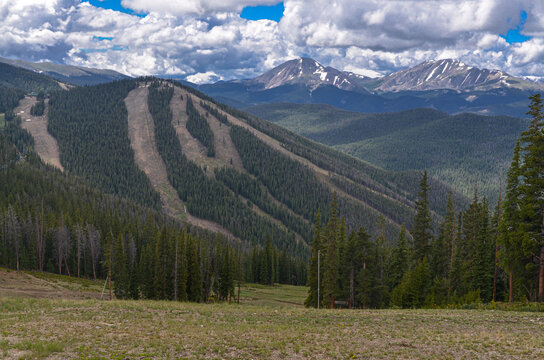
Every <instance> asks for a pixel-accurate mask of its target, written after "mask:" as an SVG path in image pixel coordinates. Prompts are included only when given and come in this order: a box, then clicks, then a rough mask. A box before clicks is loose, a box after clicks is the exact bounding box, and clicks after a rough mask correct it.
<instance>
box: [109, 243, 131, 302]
mask: <svg viewBox="0 0 544 360" xmlns="http://www.w3.org/2000/svg"><path fill="white" fill-rule="evenodd" d="M112 261H113V264H112V269H113V271H112V280H113V281H114V285H115V290H114V292H115V297H116V298H118V299H126V298H128V297H129V296H130V283H129V273H128V262H127V254H126V251H125V244H124V239H123V237H122V235H121V234H119V235H118V236H117V240H116V241H115V244H114V246H113V259H112Z"/></svg>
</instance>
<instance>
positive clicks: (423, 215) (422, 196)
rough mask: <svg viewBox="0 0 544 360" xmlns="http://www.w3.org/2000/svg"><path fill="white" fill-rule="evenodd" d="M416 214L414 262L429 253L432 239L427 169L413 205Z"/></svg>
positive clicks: (413, 233)
mask: <svg viewBox="0 0 544 360" xmlns="http://www.w3.org/2000/svg"><path fill="white" fill-rule="evenodd" d="M415 210H416V215H415V218H414V229H413V230H412V237H413V238H414V251H413V255H414V262H417V261H419V260H422V259H423V258H424V257H426V256H427V255H428V254H429V246H430V244H431V242H432V239H433V233H432V231H433V230H432V219H431V214H430V211H429V184H428V176H427V171H425V172H424V173H423V177H422V178H421V181H420V182H419V192H418V199H417V201H416V205H415Z"/></svg>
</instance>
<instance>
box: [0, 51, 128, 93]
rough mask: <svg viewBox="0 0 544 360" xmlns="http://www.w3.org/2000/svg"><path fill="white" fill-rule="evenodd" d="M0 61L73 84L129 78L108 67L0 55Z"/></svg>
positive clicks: (93, 83) (98, 82) (89, 83)
mask: <svg viewBox="0 0 544 360" xmlns="http://www.w3.org/2000/svg"><path fill="white" fill-rule="evenodd" d="M0 63H5V64H9V65H12V66H15V67H17V68H21V69H25V70H30V71H32V72H34V73H38V74H42V75H46V76H49V77H51V78H53V79H55V80H58V81H61V82H64V83H68V84H73V85H80V86H83V85H97V84H102V83H106V82H111V81H115V80H122V79H127V78H129V76H126V75H123V74H121V73H118V72H117V71H113V70H107V69H92V68H85V67H81V66H73V65H64V64H54V63H51V62H38V63H33V62H28V61H24V60H12V59H6V58H1V57H0Z"/></svg>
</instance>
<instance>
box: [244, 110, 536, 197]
mask: <svg viewBox="0 0 544 360" xmlns="http://www.w3.org/2000/svg"><path fill="white" fill-rule="evenodd" d="M248 111H249V112H251V113H253V114H255V115H257V116H260V117H262V118H265V119H267V120H270V121H272V122H274V123H276V124H278V125H281V126H283V127H285V128H287V129H289V130H292V131H295V132H297V133H299V134H301V135H303V136H305V137H308V138H310V139H312V140H315V141H318V142H321V143H323V144H326V145H330V146H334V147H336V148H337V149H339V150H341V151H343V152H345V153H347V154H350V155H353V156H356V157H359V158H361V159H364V160H365V161H369V162H370V163H372V164H375V165H377V166H380V167H383V168H385V169H389V170H395V171H406V170H424V169H427V170H428V171H430V173H431V174H432V175H433V176H435V177H436V178H438V179H440V180H442V181H444V182H446V183H448V184H450V185H452V186H453V187H454V188H456V189H458V190H459V191H461V192H462V193H463V194H464V195H466V196H469V197H470V196H471V194H472V193H473V190H474V186H475V184H476V183H478V188H479V191H480V192H481V193H483V194H485V195H486V196H488V197H489V198H490V199H491V200H492V201H494V200H496V198H497V196H498V190H499V177H500V173H501V171H502V172H503V174H504V173H505V171H506V169H507V168H508V166H509V162H510V158H511V156H512V149H513V147H514V143H515V141H516V139H517V137H518V136H519V134H520V133H521V131H523V130H524V129H525V128H526V127H527V120H523V119H518V118H512V117H505V116H482V115H476V114H468V113H465V114H459V115H453V116H452V115H448V114H446V113H443V112H440V111H437V110H432V109H414V110H407V111H402V112H397V113H384V114H362V113H355V112H349V111H343V110H340V109H337V108H334V107H331V106H328V105H297V104H268V105H261V106H257V107H253V108H249V109H248Z"/></svg>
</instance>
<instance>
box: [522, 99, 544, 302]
mask: <svg viewBox="0 0 544 360" xmlns="http://www.w3.org/2000/svg"><path fill="white" fill-rule="evenodd" d="M530 99H531V104H530V106H529V111H528V112H527V115H530V116H531V117H532V120H531V124H530V126H529V129H528V130H527V131H525V132H523V133H522V136H521V141H522V143H523V144H524V146H523V165H522V167H521V172H522V176H523V180H524V181H523V185H522V186H521V191H522V200H521V207H520V210H521V219H522V222H521V230H522V231H523V232H524V234H525V236H524V237H523V248H524V249H525V253H526V255H529V256H531V257H532V258H533V259H534V268H535V270H536V272H538V276H537V278H538V300H539V301H541V302H544V176H543V174H544V132H543V127H544V123H543V118H544V115H543V113H542V97H541V95H540V94H535V95H533V96H531V97H530Z"/></svg>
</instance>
